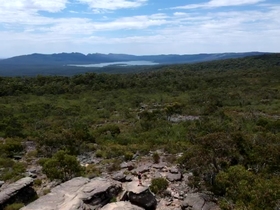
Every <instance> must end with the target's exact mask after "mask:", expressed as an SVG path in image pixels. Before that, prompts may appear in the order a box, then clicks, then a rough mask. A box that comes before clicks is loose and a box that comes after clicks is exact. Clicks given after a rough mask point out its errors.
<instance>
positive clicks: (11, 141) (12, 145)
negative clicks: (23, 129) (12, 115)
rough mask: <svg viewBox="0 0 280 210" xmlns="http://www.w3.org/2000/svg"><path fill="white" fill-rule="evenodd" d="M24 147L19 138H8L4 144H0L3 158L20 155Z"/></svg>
mask: <svg viewBox="0 0 280 210" xmlns="http://www.w3.org/2000/svg"><path fill="white" fill-rule="evenodd" d="M23 149H24V148H23V146H22V144H21V139H18V138H8V139H6V140H5V143H4V144H0V151H1V155H0V156H2V157H13V156H15V155H19V154H20V153H22V152H23Z"/></svg>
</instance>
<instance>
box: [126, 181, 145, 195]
mask: <svg viewBox="0 0 280 210" xmlns="http://www.w3.org/2000/svg"><path fill="white" fill-rule="evenodd" d="M123 187H124V190H125V191H128V192H133V193H136V194H140V193H142V192H144V191H145V190H147V189H149V186H146V185H145V183H143V185H140V186H138V181H132V182H129V183H126V184H125V185H123Z"/></svg>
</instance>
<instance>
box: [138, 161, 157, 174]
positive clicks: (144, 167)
mask: <svg viewBox="0 0 280 210" xmlns="http://www.w3.org/2000/svg"><path fill="white" fill-rule="evenodd" d="M152 165H153V164H151V163H146V164H144V165H142V166H139V167H137V168H136V169H135V172H136V173H138V172H141V173H145V172H149V171H150V168H151V166H152Z"/></svg>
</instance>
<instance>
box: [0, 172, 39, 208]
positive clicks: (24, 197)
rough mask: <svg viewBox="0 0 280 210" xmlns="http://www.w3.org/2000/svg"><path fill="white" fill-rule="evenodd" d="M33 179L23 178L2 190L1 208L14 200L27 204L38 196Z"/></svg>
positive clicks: (0, 196)
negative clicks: (33, 185)
mask: <svg viewBox="0 0 280 210" xmlns="http://www.w3.org/2000/svg"><path fill="white" fill-rule="evenodd" d="M32 184H33V179H32V178H30V177H25V178H22V179H20V180H18V181H16V182H15V183H12V184H9V185H7V186H6V187H5V188H4V189H2V191H1V192H0V209H4V207H5V206H6V205H8V204H12V203H14V202H18V203H24V204H27V203H29V202H30V201H31V200H34V198H35V197H36V196H37V194H36V192H35V190H34V189H33V188H32V187H31V186H32Z"/></svg>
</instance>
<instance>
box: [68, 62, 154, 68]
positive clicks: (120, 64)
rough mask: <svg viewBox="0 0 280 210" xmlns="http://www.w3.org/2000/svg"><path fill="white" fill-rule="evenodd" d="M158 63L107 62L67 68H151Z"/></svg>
mask: <svg viewBox="0 0 280 210" xmlns="http://www.w3.org/2000/svg"><path fill="white" fill-rule="evenodd" d="M158 64H159V63H154V62H152V61H121V62H108V63H96V64H69V65H68V66H77V67H100V68H101V67H105V66H112V65H116V66H153V65H158Z"/></svg>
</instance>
